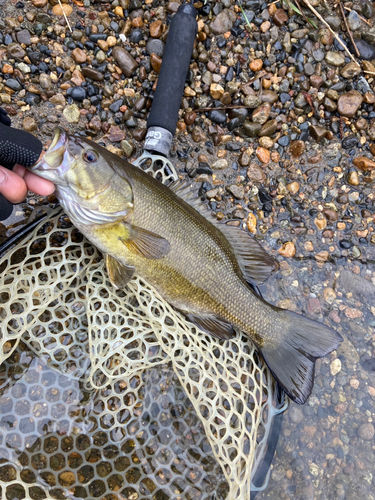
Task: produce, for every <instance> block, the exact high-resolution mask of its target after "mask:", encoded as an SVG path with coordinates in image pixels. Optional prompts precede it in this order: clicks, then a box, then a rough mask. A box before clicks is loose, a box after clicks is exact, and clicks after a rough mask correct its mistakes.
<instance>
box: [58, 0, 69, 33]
mask: <svg viewBox="0 0 375 500" xmlns="http://www.w3.org/2000/svg"><path fill="white" fill-rule="evenodd" d="M57 1H58V2H59V5H60V7H61V10H62V13H63V16H64V17H65V21H66V24H67V25H68V28H69V31H70V32H72V28H71V27H70V24H69V21H68V18H67V17H66V14H65V10H64V9H63V6H62V5H61V1H60V0H57Z"/></svg>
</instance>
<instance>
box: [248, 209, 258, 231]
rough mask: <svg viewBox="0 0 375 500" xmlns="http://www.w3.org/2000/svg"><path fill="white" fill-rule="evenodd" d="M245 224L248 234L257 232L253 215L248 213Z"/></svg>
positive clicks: (255, 219)
mask: <svg viewBox="0 0 375 500" xmlns="http://www.w3.org/2000/svg"><path fill="white" fill-rule="evenodd" d="M246 224H247V229H248V230H249V232H250V233H252V234H255V233H256V232H257V218H256V217H255V215H254V214H253V213H251V212H249V214H248V216H247V220H246Z"/></svg>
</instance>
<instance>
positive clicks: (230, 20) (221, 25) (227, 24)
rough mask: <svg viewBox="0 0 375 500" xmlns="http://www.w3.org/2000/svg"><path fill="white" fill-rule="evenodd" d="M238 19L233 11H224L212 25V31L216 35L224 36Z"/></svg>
mask: <svg viewBox="0 0 375 500" xmlns="http://www.w3.org/2000/svg"><path fill="white" fill-rule="evenodd" d="M236 19H237V16H236V14H235V12H234V11H233V10H229V9H224V10H223V11H222V12H220V14H218V15H217V16H216V18H215V20H214V21H213V22H212V23H211V24H210V30H211V32H212V33H213V34H214V35H222V34H223V33H225V32H226V31H230V30H231V29H232V28H233V26H234V23H235V22H236Z"/></svg>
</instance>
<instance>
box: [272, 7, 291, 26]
mask: <svg viewBox="0 0 375 500" xmlns="http://www.w3.org/2000/svg"><path fill="white" fill-rule="evenodd" d="M272 20H273V22H274V23H275V24H276V26H282V25H283V24H285V23H286V22H287V21H288V20H289V17H288V14H287V13H286V12H285V10H283V9H277V10H276V11H275V13H274V15H273V16H272Z"/></svg>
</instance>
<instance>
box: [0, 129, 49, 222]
mask: <svg viewBox="0 0 375 500" xmlns="http://www.w3.org/2000/svg"><path fill="white" fill-rule="evenodd" d="M42 149H43V145H42V143H41V142H40V140H39V139H37V138H36V137H35V136H33V135H32V134H30V133H29V132H26V131H25V130H18V129H15V128H11V127H9V126H8V125H5V124H4V123H0V165H2V166H3V167H5V168H7V169H9V170H10V169H12V168H13V167H14V165H15V164H16V163H19V164H20V165H23V166H24V167H30V166H31V165H34V163H36V162H37V161H38V159H39V156H40V153H41V152H42ZM12 211H13V204H12V203H11V202H10V201H8V200H7V199H6V198H5V196H3V195H2V194H1V193H0V220H5V219H7V218H8V217H9V216H10V214H11V213H12Z"/></svg>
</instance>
